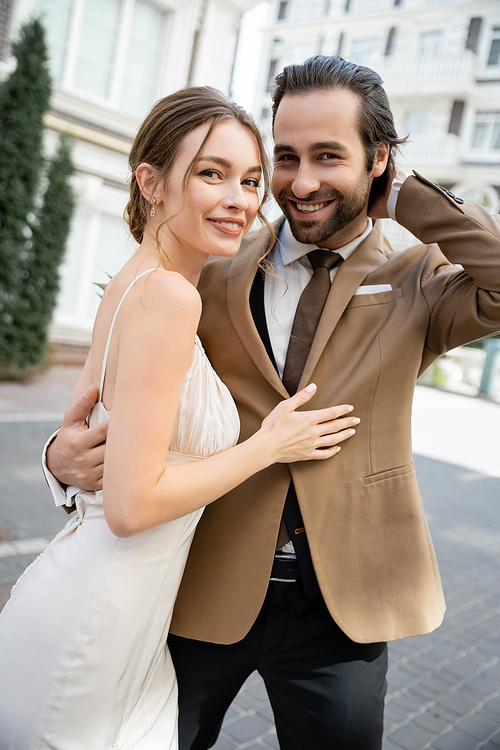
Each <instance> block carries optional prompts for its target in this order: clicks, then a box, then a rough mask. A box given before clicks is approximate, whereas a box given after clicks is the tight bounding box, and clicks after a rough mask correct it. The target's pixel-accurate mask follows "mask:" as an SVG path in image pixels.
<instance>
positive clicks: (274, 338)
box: [264, 219, 373, 377]
mask: <svg viewBox="0 0 500 750" xmlns="http://www.w3.org/2000/svg"><path fill="white" fill-rule="evenodd" d="M372 227H373V223H372V220H371V219H368V224H367V227H366V229H365V231H364V232H363V234H360V235H359V237H356V239H354V240H352V241H351V242H349V243H348V244H347V245H344V247H340V248H339V249H338V250H336V251H335V252H337V253H338V254H339V255H341V256H342V257H343V258H344V260H346V259H347V258H348V257H349V255H351V253H353V252H354V251H355V250H356V248H357V247H358V245H359V244H360V243H361V242H363V240H364V239H365V237H367V236H368V235H369V234H370V232H371V231H372ZM316 249H317V245H304V244H303V243H302V242H298V241H297V240H296V239H295V237H294V236H293V235H292V232H291V230H290V226H289V224H288V222H287V221H285V223H284V225H283V229H282V231H281V235H280V237H279V241H278V242H277V243H276V249H275V251H274V256H273V273H266V275H265V279H264V309H265V312H266V323H267V328H268V331H269V338H270V340H271V346H272V349H273V353H274V359H275V360H276V366H277V368H278V372H279V375H280V377H282V376H283V369H284V367H285V359H286V353H287V349H288V342H289V340H290V333H291V331H292V325H293V319H294V317H295V312H296V310H297V304H298V302H299V298H300V295H301V294H302V292H303V291H304V289H305V287H306V286H307V284H308V283H309V280H310V279H311V277H312V275H313V268H312V266H311V264H310V262H309V258H308V257H307V253H309V252H311V250H316ZM337 271H338V266H337V267H335V268H332V269H331V271H330V278H331V280H332V281H333V279H334V278H335V274H336V273H337ZM273 274H275V275H273Z"/></svg>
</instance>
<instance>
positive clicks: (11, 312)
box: [0, 18, 74, 377]
mask: <svg viewBox="0 0 500 750" xmlns="http://www.w3.org/2000/svg"><path fill="white" fill-rule="evenodd" d="M12 52H13V55H14V57H15V59H16V62H17V64H16V68H15V70H14V71H13V72H12V73H11V74H10V76H9V77H8V78H7V79H6V80H5V81H3V82H2V83H1V84H0V377H22V376H23V374H25V373H26V372H27V371H29V370H30V368H33V367H36V366H37V365H39V364H41V363H42V362H43V359H44V356H45V349H46V331H47V326H48V324H49V322H50V317H51V311H52V310H53V307H54V303H55V297H56V292H57V285H58V274H57V270H56V269H57V265H58V264H59V263H60V261H61V259H62V256H63V253H64V247H65V244H66V239H67V235H68V231H69V223H70V219H71V212H72V211H73V206H74V198H73V195H72V193H71V190H70V187H69V185H68V177H69V175H70V174H71V172H72V169H73V168H72V166H71V160H70V156H69V147H68V144H67V143H64V144H63V145H62V146H61V148H60V150H59V151H58V154H57V156H56V157H55V160H54V162H53V163H52V164H51V165H50V166H49V167H48V169H47V167H46V163H45V158H44V149H43V143H44V124H43V117H44V114H45V113H46V112H47V111H48V109H49V106H50V97H51V92H52V84H51V78H50V73H49V66H48V52H47V45H46V42H45V32H44V28H43V26H42V23H41V21H40V20H39V19H37V18H35V19H31V20H30V21H28V22H27V23H26V24H25V25H24V26H23V27H22V28H21V31H20V34H19V39H18V41H16V42H15V43H14V44H13V46H12ZM45 175H46V176H47V177H48V182H47V185H48V187H47V189H46V191H45V195H43V191H42V189H41V186H42V182H45V181H46V180H45ZM52 181H54V185H53V186H52ZM40 206H41V208H40ZM68 213H69V215H68ZM44 232H50V233H52V235H53V237H52V236H47V237H44V236H42V235H43V233H44ZM42 280H43V281H42Z"/></svg>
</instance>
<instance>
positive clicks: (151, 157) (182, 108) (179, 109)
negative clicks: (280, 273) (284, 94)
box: [125, 86, 270, 244]
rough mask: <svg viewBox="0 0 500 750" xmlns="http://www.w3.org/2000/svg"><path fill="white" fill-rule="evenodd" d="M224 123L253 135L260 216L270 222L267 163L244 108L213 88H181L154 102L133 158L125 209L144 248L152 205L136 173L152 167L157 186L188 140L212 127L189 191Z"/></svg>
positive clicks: (252, 121)
mask: <svg viewBox="0 0 500 750" xmlns="http://www.w3.org/2000/svg"><path fill="white" fill-rule="evenodd" d="M223 120H236V122H238V123H240V124H241V125H243V126H244V127H246V128H248V129H249V130H250V132H251V133H252V135H253V136H254V138H255V140H256V142H257V147H258V150H259V155H260V160H261V165H262V181H263V187H264V190H263V197H262V200H261V202H260V205H259V212H258V216H259V218H260V219H261V220H262V221H264V223H266V224H267V222H266V221H265V219H264V217H263V216H262V214H261V209H262V206H263V205H264V203H265V202H266V200H267V198H268V195H269V185H270V170H269V162H268V159H267V155H266V152H265V148H264V143H263V141H262V136H261V135H260V132H259V129H258V127H257V125H256V124H255V122H254V120H253V119H252V117H251V116H250V115H249V114H248V113H247V112H245V110H244V109H242V107H240V106H238V105H237V104H235V103H234V102H230V101H228V99H226V97H225V96H224V94H223V93H222V92H221V91H218V90H217V89H214V88H211V87H210V86H192V87H190V88H186V89H181V90H180V91H176V92H175V93H174V94H170V95H169V96H166V97H165V98H164V99H160V101H158V102H156V104H155V105H154V107H153V108H152V110H151V111H150V113H149V114H148V115H147V117H146V119H145V120H144V122H143V123H142V125H141V126H140V128H139V130H138V132H137V135H136V137H135V139H134V142H133V144H132V148H131V150H130V155H129V167H130V171H131V181H130V200H129V202H128V204H127V207H126V209H125V220H126V222H127V223H128V225H129V229H130V232H131V234H132V236H133V238H134V239H135V240H136V241H137V242H138V243H139V244H140V243H141V242H142V240H143V237H144V230H145V227H146V223H147V220H148V216H149V211H150V208H151V206H150V204H149V203H148V201H147V200H146V199H145V198H144V196H143V195H142V193H141V191H140V189H139V186H138V184H137V180H136V179H135V171H136V169H137V167H138V166H139V164H142V163H144V162H145V163H147V164H151V166H152V167H154V168H155V169H156V171H157V173H158V177H157V180H156V183H155V185H154V188H153V189H152V191H151V193H153V192H154V190H155V189H156V186H157V185H158V184H160V182H161V181H162V180H164V179H165V178H166V177H167V175H168V172H169V170H170V169H171V167H172V164H173V163H174V160H175V157H176V156H177V154H178V152H179V149H180V147H181V144H182V142H183V140H184V138H185V137H186V136H187V135H189V133H191V132H192V131H193V130H195V129H196V128H198V127H200V125H205V124H207V123H209V124H210V127H209V129H208V132H207V134H206V136H205V138H204V140H203V143H202V144H201V146H200V148H199V149H198V152H197V153H196V154H195V156H194V157H193V159H192V161H191V163H190V164H189V166H188V168H187V170H186V172H185V174H184V178H183V181H182V188H183V190H184V191H185V190H186V187H187V183H188V180H189V178H190V176H191V174H192V171H193V168H194V165H195V163H196V161H197V160H198V158H199V156H200V154H201V153H202V151H203V149H204V147H205V144H206V142H207V141H208V139H209V137H210V135H211V134H212V132H213V130H214V129H215V127H216V126H217V125H218V124H219V123H220V122H221V121H223Z"/></svg>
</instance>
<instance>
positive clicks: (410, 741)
mask: <svg viewBox="0 0 500 750" xmlns="http://www.w3.org/2000/svg"><path fill="white" fill-rule="evenodd" d="M387 739H389V740H392V742H395V743H396V744H398V745H401V747H403V748H404V749H405V750H418V749H419V748H421V747H422V745H425V743H426V742H428V741H429V740H431V739H432V734H431V732H428V731H427V730H425V729H423V728H422V727H418V726H416V725H415V724H413V723H410V724H406V725H404V726H402V727H397V728H396V729H394V730H393V731H391V732H388V734H387Z"/></svg>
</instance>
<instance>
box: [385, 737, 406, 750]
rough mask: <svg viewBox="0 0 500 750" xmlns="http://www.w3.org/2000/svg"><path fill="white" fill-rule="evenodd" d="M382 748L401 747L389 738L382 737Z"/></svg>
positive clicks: (395, 749)
mask: <svg viewBox="0 0 500 750" xmlns="http://www.w3.org/2000/svg"><path fill="white" fill-rule="evenodd" d="M382 750H402V747H401V745H397V744H396V743H395V742H392V741H391V740H388V739H384V742H383V745H382Z"/></svg>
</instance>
